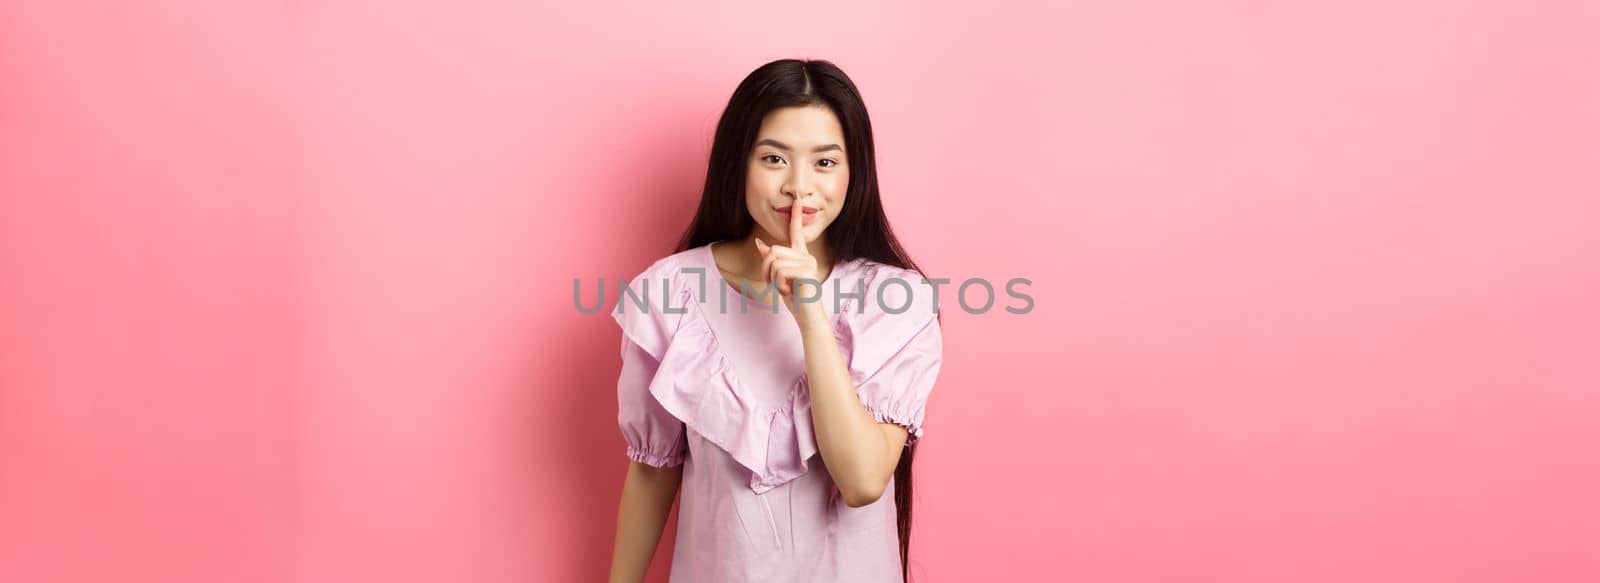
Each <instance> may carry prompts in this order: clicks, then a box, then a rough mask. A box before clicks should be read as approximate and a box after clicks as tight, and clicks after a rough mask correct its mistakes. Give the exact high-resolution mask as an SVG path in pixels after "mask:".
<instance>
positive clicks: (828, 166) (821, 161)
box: [817, 158, 839, 168]
mask: <svg viewBox="0 0 1600 583" xmlns="http://www.w3.org/2000/svg"><path fill="white" fill-rule="evenodd" d="M823 162H827V163H828V165H827V166H824V168H832V167H834V166H838V165H839V163H838V162H834V161H833V160H831V159H828V158H823V159H821V160H818V161H817V163H818V164H821V163H823Z"/></svg>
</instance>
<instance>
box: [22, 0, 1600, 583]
mask: <svg viewBox="0 0 1600 583" xmlns="http://www.w3.org/2000/svg"><path fill="white" fill-rule="evenodd" d="M1597 30H1600V9H1597V7H1596V4H1595V3H1592V2H1577V1H1570V2H1561V1H1543V2H1511V1H1509V0H1505V1H1490V2H1465V3H1463V2H1435V1H1422V2H1398V3H1397V2H1378V1H1366V0H1362V1H1356V2H1340V3H1327V2H1324V3H1308V2H1258V1H1243V0H1233V1H1226V2H1214V3H1194V2H1152V1H1143V0H1137V1H1132V2H1127V1H1119V2H1113V1H1104V0H1101V1H1092V2H983V3H976V4H973V3H960V2H903V3H872V2H817V3H782V2H780V3H718V2H564V3H553V2H511V1H490V2H456V3H442V2H432V3H424V2H355V1H341V0H330V1H276V2H269V1H245V2H202V1H193V0H157V1H153V2H137V3H134V2H92V1H77V0H49V1H44V0H4V1H3V2H0V581H7V582H17V583H33V582H56V581H72V582H76V581H118V582H147V581H148V582H157V581H160V582H183V583H189V582H194V583H199V582H218V581H229V582H239V583H246V582H263V583H265V582H289V583H333V582H373V583H378V582H382V583H397V582H406V581H418V582H421V581H430V582H431V581H464V582H465V581H471V582H480V581H481V582H513V581H517V582H526V581H599V580H603V578H604V577H605V573H606V568H607V565H608V563H609V558H610V552H611V543H612V535H613V533H614V529H615V524H616V509H617V500H618V495H619V493H620V490H621V485H622V479H623V476H624V472H625V469H626V464H627V458H626V457H625V454H624V444H623V439H622V435H621V434H620V432H619V431H618V428H617V417H616V415H617V409H616V407H617V402H616V399H617V395H616V382H617V378H618V373H619V367H620V361H619V358H618V346H619V334H620V332H619V331H618V329H617V327H616V325H615V324H614V323H613V322H612V321H611V320H610V319H609V317H608V316H607V315H606V314H604V313H587V314H586V313H583V312H582V311H580V310H579V309H578V307H577V306H576V305H575V303H574V295H573V292H574V282H575V281H581V282H584V283H585V287H586V288H587V289H590V290H591V291H592V289H593V282H595V281H596V280H602V279H603V280H604V281H606V282H608V283H611V284H613V286H612V289H611V292H612V293H613V294H614V292H615V287H614V283H615V282H616V281H617V280H618V279H619V278H626V277H628V276H631V275H634V274H636V273H638V272H639V271H640V270H641V269H643V268H644V267H645V266H646V265H648V264H649V262H650V261H652V260H654V259H656V258H659V257H662V256H665V255H666V254H668V253H670V252H671V250H672V246H673V244H674V243H676V241H677V238H678V236H679V235H681V234H682V232H683V230H684V228H685V227H686V226H687V222H688V219H689V218H690V217H691V216H692V215H693V212H694V207H695V205H696V204H697V202H698V199H699V192H700V187H701V181H702V180H703V179H704V174H705V169H706V159H707V154H708V150H709V146H710V143H711V135H712V130H713V129H714V125H715V122H716V119H717V116H718V115H719V114H720V112H721V109H722V107H723V106H724V105H726V102H727V98H728V96H729V95H730V94H731V92H732V90H733V88H734V87H735V85H737V83H738V81H739V80H740V79H741V78H742V77H743V76H744V75H745V74H747V73H748V72H749V71H751V70H752V69H754V68H755V67H757V66H759V65H760V64H762V63H765V62H767V61H770V60H773V59H777V58H785V57H795V58H819V59H827V60H830V61H832V62H834V63H836V64H838V65H839V66H840V67H842V68H843V69H844V70H846V71H847V72H849V74H850V76H851V77H852V78H853V79H854V80H855V81H856V83H857V85H858V87H859V88H860V90H861V93H862V97H863V98H864V99H865V101H866V104H867V107H868V109H869V111H870V112H871V115H872V122H873V129H874V132H875V135H876V138H877V154H878V163H879V177H880V180H881V185H882V193H883V203H884V206H885V209H886V211H887V213H888V215H889V217H890V218H891V220H892V221H893V225H894V228H895V230H896V233H897V234H898V235H899V237H900V239H901V241H903V242H904V243H905V245H906V247H907V250H908V251H909V252H910V254H911V256H912V257H913V258H914V259H916V260H917V262H918V263H919V264H921V265H922V266H923V267H924V268H925V269H926V270H927V271H928V272H929V273H930V274H931V275H934V276H937V277H942V278H949V279H950V280H951V281H952V282H953V283H952V284H951V285H949V286H946V287H945V288H943V291H942V292H941V302H942V303H941V306H942V308H943V309H942V311H943V326H944V332H943V336H944V364H943V368H942V370H941V373H940V377H939V381H938V384H937V387H936V388H935V389H934V391H933V393H932V396H931V399H930V401H929V405H928V413H927V422H926V434H925V437H924V439H923V440H922V441H921V442H920V444H919V445H918V448H919V449H918V457H917V464H916V471H917V474H916V487H915V493H916V505H915V508H916V521H915V529H914V536H913V539H912V544H911V561H910V571H911V575H912V578H913V580H914V581H922V582H927V583H936V582H957V581H1094V582H1134V581H1161V582H1186V581H1228V582H1241V581H1262V582H1266V581H1295V582H1300V583H1313V582H1325V583H1335V582H1339V583H1342V582H1347V581H1365V582H1374V583H1376V582H1392V583H1402V582H1406V583H1409V582H1414V581H1452V582H1458V583H1477V582H1491V581H1535V580H1537V581H1571V582H1579V581H1596V580H1600V559H1597V557H1600V500H1597V498H1596V497H1595V496H1594V493H1595V492H1600V461H1597V458H1596V454H1595V446H1596V444H1600V302H1597V298H1600V146H1597V144H1600V142H1597V140H1596V136H1600V108H1596V107H1595V104H1597V103H1600V75H1597V74H1596V72H1595V71H1596V70H1597V69H1596V63H1597V62H1600V40H1597V39H1600V36H1597V35H1596V34H1595V31H1597ZM1013 278H1024V279H1026V280H1027V281H1028V283H1027V285H1025V286H1021V287H1019V288H1018V290H1020V291H1023V292H1025V293H1026V294H1027V295H1028V296H1030V297H1031V298H1032V301H1031V303H1025V302H1022V301H1020V300H1018V299H1015V298H1013V297H1011V296H1008V295H1007V294H1006V293H1005V288H1004V286H1003V282H1006V281H1008V280H1011V279H1013ZM972 279H982V280H986V281H989V282H996V285H995V288H994V297H993V298H992V304H991V305H990V306H989V307H988V308H987V309H986V310H980V309H979V308H983V307H984V304H985V301H986V299H988V297H987V294H986V293H985V290H984V288H983V287H982V286H980V285H971V286H967V287H966V288H965V289H964V290H959V289H957V286H958V285H960V284H961V283H963V282H965V281H968V280H972ZM958 292H960V293H958ZM615 300H616V298H615V296H614V295H611V296H608V299H607V301H608V302H615ZM1008 307H1010V308H1015V309H1023V308H1026V310H1025V312H1026V313H1021V314H1017V313H1013V312H1012V311H1009V310H1007V309H1006V308H1008ZM965 308H971V310H968V309H965ZM670 526H671V525H669V528H670ZM669 532H670V531H669ZM671 544H673V542H672V541H671V540H670V536H669V540H668V541H666V542H664V543H663V547H662V548H663V550H662V551H661V552H658V553H657V555H656V564H655V569H654V570H653V577H654V579H653V580H655V581H663V580H664V579H665V577H664V575H665V563H666V561H667V559H668V557H669V556H670V553H668V552H667V550H666V549H670V548H671V547H670V545H671Z"/></svg>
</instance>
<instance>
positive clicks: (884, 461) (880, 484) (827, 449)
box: [800, 304, 905, 506]
mask: <svg viewBox="0 0 1600 583" xmlns="http://www.w3.org/2000/svg"><path fill="white" fill-rule="evenodd" d="M811 306H820V304H803V305H802V306H801V309H815V310H818V311H820V310H821V308H820V307H817V308H812V307H811ZM800 334H801V338H802V341H803V342H804V344H805V352H806V376H807V377H808V378H809V379H810V387H811V422H812V425H814V426H815V428H816V434H817V450H818V452H819V453H821V454H822V461H823V462H824V463H826V464H827V466H828V473H829V475H830V476H832V478H833V481H834V484H836V485H838V487H839V492H840V493H841V494H842V495H843V496H844V499H845V503H846V504H848V505H850V506H864V505H866V504H871V503H873V502H875V501H877V500H878V498H879V497H881V496H883V491H884V489H885V488H887V487H888V485H889V476H890V475H892V474H893V473H894V468H895V464H896V463H897V462H899V460H900V457H899V452H898V451H897V447H896V446H895V445H894V441H895V438H896V437H898V436H899V435H903V434H904V431H905V430H904V429H901V428H899V427H898V426H894V425H892V424H885V423H878V422H877V421H876V420H875V419H873V418H872V414H871V413H869V412H867V409H866V406H864V405H862V404H861V397H860V396H858V395H857V394H856V387H855V384H854V382H853V381H851V379H850V371H849V369H848V368H847V367H846V366H845V362H844V357H843V356H842V354H841V352H840V350H839V342H838V340H837V339H836V338H835V337H834V335H833V327H832V326H831V325H830V324H829V323H828V321H827V318H826V317H825V316H824V315H817V316H814V317H809V318H807V319H805V320H804V321H802V323H801V329H800ZM904 439H905V438H904V437H899V447H904V444H905V441H904Z"/></svg>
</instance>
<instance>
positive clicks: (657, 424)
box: [611, 266, 687, 468]
mask: <svg viewBox="0 0 1600 583" xmlns="http://www.w3.org/2000/svg"><path fill="white" fill-rule="evenodd" d="M658 267H659V266H655V267H652V268H651V269H650V270H647V271H646V273H644V274H641V275H640V276H639V277H637V278H634V280H633V281H632V282H630V283H629V285H630V286H634V287H633V289H641V288H642V285H641V284H642V282H644V281H647V280H648V279H650V278H651V277H652V276H654V275H656V274H657V273H659V269H658ZM656 284H657V285H665V284H666V282H664V281H657V282H656ZM621 303H622V302H619V303H618V306H617V308H616V309H614V310H612V312H611V316H612V318H613V319H615V320H616V321H617V325H618V326H620V327H621V328H622V331H623V334H622V351H621V354H622V372H621V373H620V374H619V375H618V377H617V424H618V426H619V427H620V428H621V430H622V437H623V440H624V441H625V442H626V443H627V446H628V447H627V455H628V458H629V459H632V460H634V461H637V462H641V463H645V464H648V465H651V466H655V467H658V468H667V467H673V466H677V465H681V464H683V461H684V455H685V451H686V449H687V442H686V441H685V430H684V424H683V421H682V420H680V419H678V418H677V417H674V416H673V415H672V414H671V413H670V412H668V411H667V410H666V408H664V407H663V406H662V405H661V403H660V402H659V401H658V400H657V399H656V397H655V396H654V395H652V394H651V393H650V385H651V384H652V383H653V382H655V381H656V376H657V374H663V373H661V370H660V369H661V360H662V357H663V356H664V354H665V352H666V349H667V345H668V344H669V343H670V342H671V336H672V334H671V330H672V327H673V326H674V325H676V322H675V321H674V319H673V318H672V316H670V315H667V314H665V313H663V312H662V311H661V309H660V304H659V303H657V302H656V301H655V299H654V298H651V299H650V300H649V304H650V305H649V306H648V307H646V308H643V309H641V308H639V307H637V306H633V305H628V306H622V305H621Z"/></svg>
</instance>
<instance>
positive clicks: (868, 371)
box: [840, 267, 944, 445]
mask: <svg viewBox="0 0 1600 583" xmlns="http://www.w3.org/2000/svg"><path fill="white" fill-rule="evenodd" d="M870 279H871V285H869V286H868V288H867V293H866V294H865V297H864V298H862V299H861V300H860V301H861V304H862V305H861V306H859V307H857V308H855V309H852V310H851V311H849V312H847V313H846V314H844V316H843V317H842V318H841V320H840V322H841V324H842V327H843V329H842V330H841V332H842V333H841V334H840V337H841V340H842V341H843V342H842V343H843V344H845V345H846V346H841V348H845V349H846V350H847V352H848V353H849V354H850V357H849V361H850V374H851V378H852V380H853V381H855V385H856V393H857V395H859V396H860V397H861V403H862V405H864V406H865V407H866V409H867V411H868V412H869V413H871V414H872V417H873V419H874V420H876V421H878V422H880V423H884V422H887V423H894V424H896V425H899V426H901V427H905V428H906V432H907V434H908V435H907V438H906V445H912V444H914V443H916V442H917V441H918V440H920V439H921V438H922V434H923V422H924V421H925V419H926V417H927V405H928V397H929V395H930V394H931V393H932V392H933V386H934V381H935V380H936V379H937V378H938V376H939V368H940V365H941V363H942V362H943V346H944V344H943V336H942V330H941V328H940V323H939V320H938V314H937V312H936V311H935V308H934V306H933V297H934V290H933V288H932V287H931V286H928V285H927V284H925V283H922V278H921V276H920V275H919V274H917V273H916V272H914V271H910V270H905V269H899V268H891V267H885V268H883V269H881V270H879V272H878V273H876V274H874V275H873V276H872V277H871V278H870ZM892 279H897V280H900V281H898V282H893V283H888V282H889V280H892ZM879 286H882V287H883V289H882V291H881V292H880V291H879V290H878V289H877V288H878V287H879Z"/></svg>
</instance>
